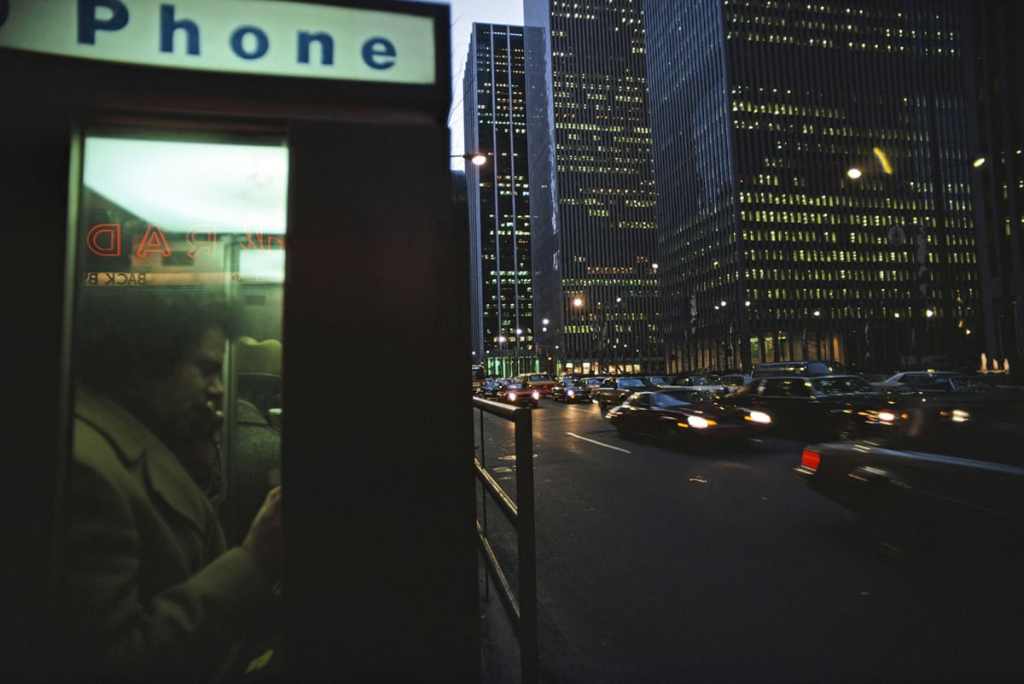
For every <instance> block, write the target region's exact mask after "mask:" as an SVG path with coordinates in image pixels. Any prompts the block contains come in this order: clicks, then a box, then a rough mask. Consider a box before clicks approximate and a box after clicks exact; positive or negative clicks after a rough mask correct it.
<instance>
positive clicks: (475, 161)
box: [469, 154, 487, 166]
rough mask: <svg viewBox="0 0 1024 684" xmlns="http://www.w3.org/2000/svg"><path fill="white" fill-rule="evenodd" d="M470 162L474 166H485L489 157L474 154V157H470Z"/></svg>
mask: <svg viewBox="0 0 1024 684" xmlns="http://www.w3.org/2000/svg"><path fill="white" fill-rule="evenodd" d="M469 162H470V163H471V164H472V165H473V166H483V165H484V164H486V163H487V157H485V156H484V155H482V154H474V155H473V156H472V157H470V159H469Z"/></svg>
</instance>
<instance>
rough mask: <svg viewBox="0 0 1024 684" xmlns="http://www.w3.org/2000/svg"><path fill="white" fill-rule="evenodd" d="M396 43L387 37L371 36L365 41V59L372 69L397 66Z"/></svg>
mask: <svg viewBox="0 0 1024 684" xmlns="http://www.w3.org/2000/svg"><path fill="white" fill-rule="evenodd" d="M396 55H398V52H397V51H396V50H395V44H394V43H392V42H391V41H390V40H388V39H387V38H371V39H370V40H368V41H366V42H365V43H363V61H364V62H366V66H368V67H370V68H371V69H390V68H391V67H393V66H395V56H396Z"/></svg>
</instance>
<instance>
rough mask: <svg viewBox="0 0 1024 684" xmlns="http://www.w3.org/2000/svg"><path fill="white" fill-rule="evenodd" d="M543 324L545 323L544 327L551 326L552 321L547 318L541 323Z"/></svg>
mask: <svg viewBox="0 0 1024 684" xmlns="http://www.w3.org/2000/svg"><path fill="white" fill-rule="evenodd" d="M541 323H543V324H544V325H550V324H551V321H549V320H548V319H546V318H545V319H544V320H543V321H541Z"/></svg>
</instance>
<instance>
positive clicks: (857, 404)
mask: <svg viewBox="0 0 1024 684" xmlns="http://www.w3.org/2000/svg"><path fill="white" fill-rule="evenodd" d="M724 401H726V402H728V403H730V404H732V405H734V406H737V407H743V408H748V409H756V410H759V411H764V412H766V413H768V414H769V415H771V417H772V426H773V429H774V430H775V431H777V432H779V433H784V434H786V435H790V436H796V437H798V438H801V439H803V438H811V439H832V438H838V437H846V436H849V435H851V434H853V433H855V432H856V431H857V430H858V429H859V425H860V423H861V422H862V421H861V420H860V418H859V417H858V415H857V414H858V412H860V411H865V410H871V409H877V408H878V407H879V405H880V404H881V402H882V401H883V400H882V393H881V391H879V390H878V389H876V388H874V387H872V386H871V385H870V384H869V383H868V382H866V381H865V380H864V379H863V378H860V377H859V376H856V375H825V376H802V375H791V376H776V377H767V378H761V379H755V380H754V381H753V382H752V383H751V384H749V385H747V386H745V387H743V388H741V389H740V390H739V391H737V392H735V393H733V394H730V395H729V396H728V397H727V398H725V399H724Z"/></svg>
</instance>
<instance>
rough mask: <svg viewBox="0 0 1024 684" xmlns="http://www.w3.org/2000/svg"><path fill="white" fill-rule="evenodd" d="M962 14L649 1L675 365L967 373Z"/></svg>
mask: <svg viewBox="0 0 1024 684" xmlns="http://www.w3.org/2000/svg"><path fill="white" fill-rule="evenodd" d="M968 4H969V3H963V2H959V1H957V0H870V1H863V2H856V3H854V2H847V3H834V2H814V3H808V2H797V1H796V0H772V1H768V0H761V1H754V0H751V1H746V2H734V1H727V0H692V1H688V2H676V1H675V0H646V1H645V4H644V7H645V9H646V20H647V41H648V42H647V48H648V52H647V63H648V78H649V83H650V102H651V121H652V130H653V138H654V141H655V147H654V158H655V170H656V173H655V176H656V178H657V182H658V195H659V205H658V209H659V212H658V223H659V239H660V249H661V250H662V254H663V257H662V258H663V262H664V263H663V267H662V269H661V270H662V276H663V277H662V287H663V288H664V289H665V301H666V308H667V310H666V319H667V321H666V328H667V330H666V336H667V338H668V340H667V341H666V347H667V350H668V351H667V356H668V358H669V361H670V364H671V365H673V366H674V367H676V368H695V367H696V368H727V367H736V366H740V365H742V366H745V367H749V366H750V365H751V364H752V363H753V364H756V363H758V362H762V361H776V360H790V359H805V358H826V359H832V360H835V361H839V362H845V363H848V364H851V365H857V366H861V367H874V368H879V369H882V368H891V367H895V366H906V365H932V364H938V363H950V364H952V363H957V362H963V363H966V360H967V359H968V357H970V356H971V355H972V352H971V351H970V349H971V342H972V340H970V339H968V338H969V336H968V335H967V334H966V331H967V330H968V329H970V328H971V327H972V326H974V327H976V322H977V320H978V317H979V311H978V299H979V292H978V290H979V285H978V276H977V266H976V259H975V236H974V214H973V207H972V199H971V173H972V172H973V169H972V168H971V161H972V157H971V154H970V144H969V139H970V135H969V121H970V119H971V116H972V113H971V111H970V106H969V102H968V98H967V96H966V84H965V79H964V73H965V70H964V61H963V60H964V56H963V52H964V37H963V36H962V35H961V30H962V26H963V24H962V19H963V13H964V11H965V10H966V7H967V6H968Z"/></svg>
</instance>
